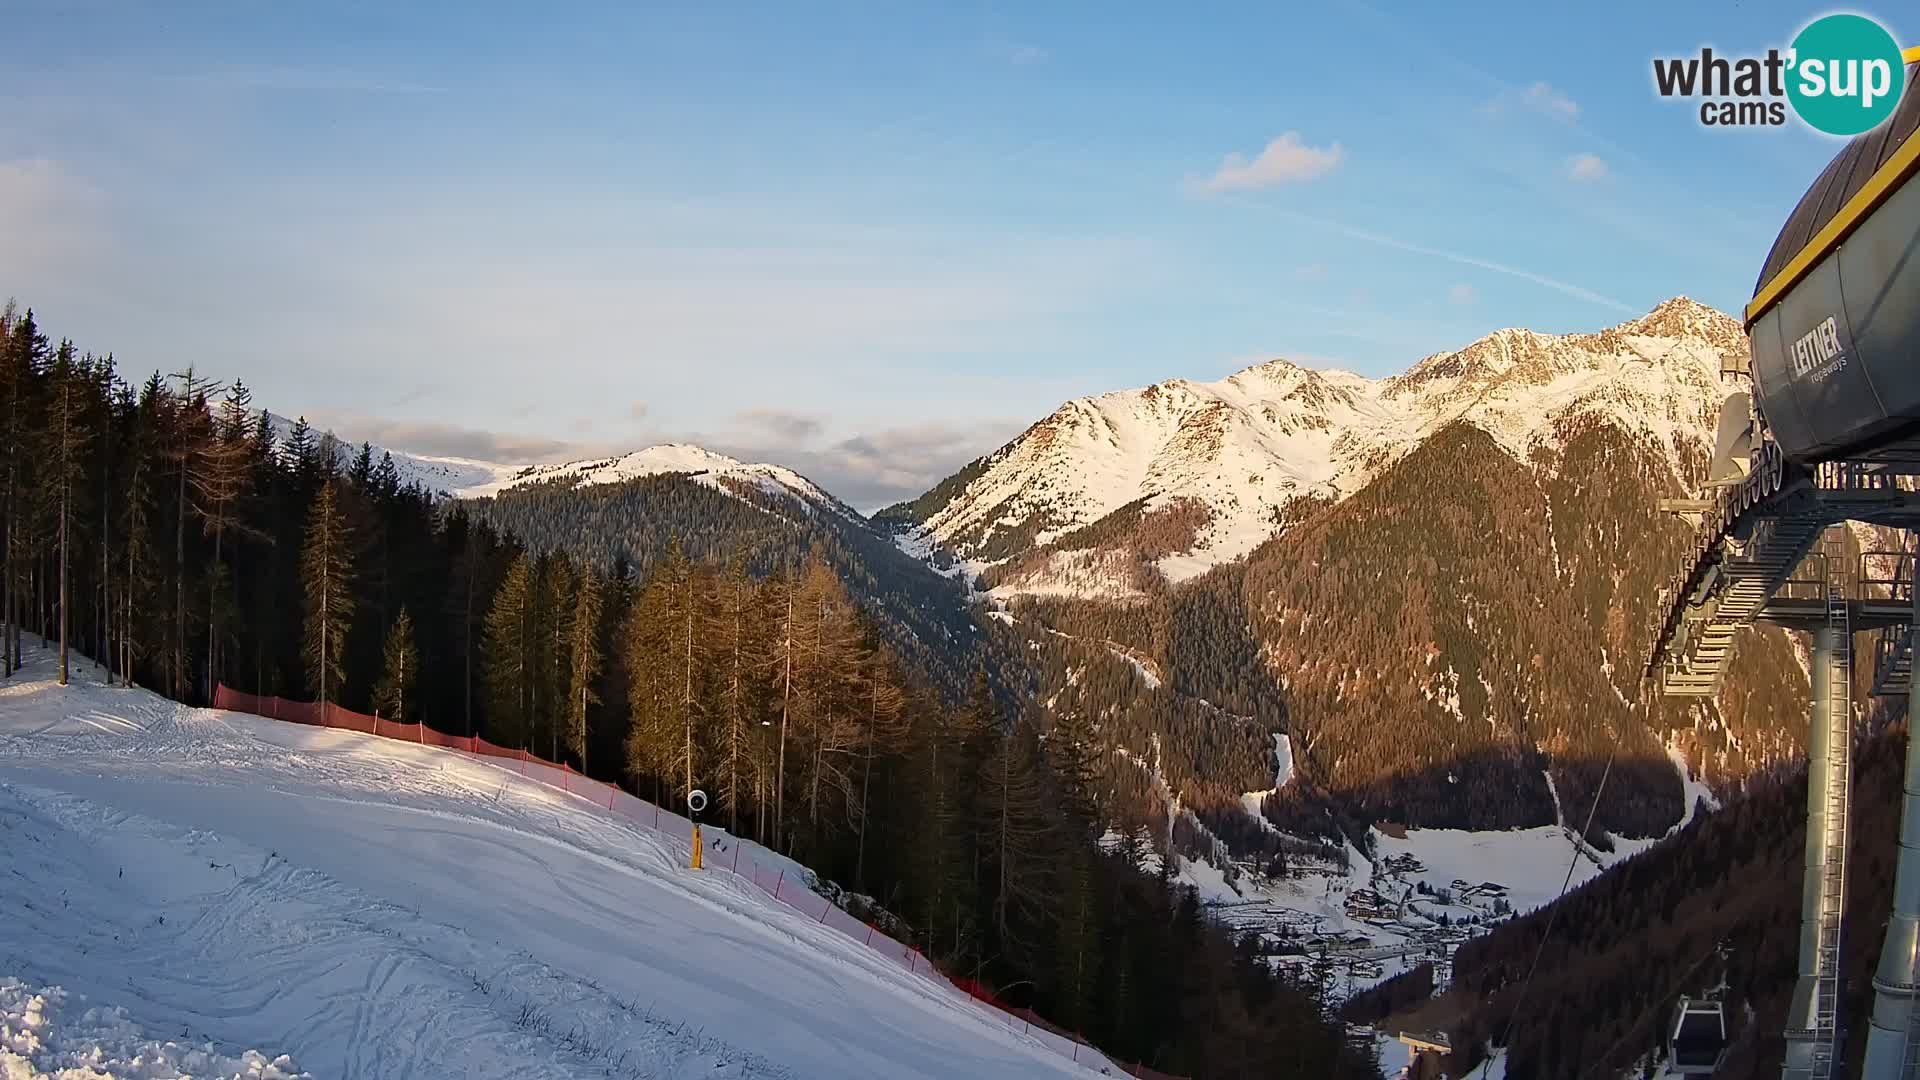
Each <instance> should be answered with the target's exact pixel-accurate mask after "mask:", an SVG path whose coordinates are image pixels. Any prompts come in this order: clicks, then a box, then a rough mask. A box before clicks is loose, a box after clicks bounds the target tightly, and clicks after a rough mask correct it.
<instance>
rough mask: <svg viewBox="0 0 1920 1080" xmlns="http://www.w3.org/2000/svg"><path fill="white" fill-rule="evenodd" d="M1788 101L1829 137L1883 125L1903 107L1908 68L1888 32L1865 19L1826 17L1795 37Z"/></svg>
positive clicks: (1801, 117) (1817, 20)
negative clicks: (1894, 112)
mask: <svg viewBox="0 0 1920 1080" xmlns="http://www.w3.org/2000/svg"><path fill="white" fill-rule="evenodd" d="M1788 64H1789V65H1790V67H1789V71H1788V75H1787V100H1789V101H1791V102H1793V111H1794V112H1797V113H1799V114H1800V119H1802V120H1805V121H1806V122H1807V123H1808V124H1809V125H1810V126H1812V127H1813V128H1815V129H1816V130H1819V131H1824V132H1826V133H1827V134H1829V135H1858V134H1860V133H1861V132H1863V131H1872V130H1873V129H1874V128H1876V127H1879V126H1880V124H1881V123H1882V122H1884V121H1885V120H1886V119H1887V117H1889V116H1892V115H1893V110H1894V108H1895V107H1896V106H1898V105H1899V104H1900V92H1901V91H1902V90H1904V89H1906V79H1907V68H1906V65H1905V64H1903V63H1901V61H1900V46H1899V44H1898V43H1896V42H1895V41H1894V40H1893V35H1892V34H1889V33H1887V31H1886V28H1884V27H1882V26H1881V25H1880V24H1879V23H1877V22H1874V21H1873V20H1872V19H1869V18H1866V17H1864V16H1861V15H1826V16H1822V17H1821V18H1818V19H1815V20H1814V21H1813V22H1811V23H1809V24H1807V28H1806V29H1805V30H1802V31H1800V36H1799V37H1796V38H1794V39H1793V54H1792V58H1791V59H1790V60H1789V61H1788Z"/></svg>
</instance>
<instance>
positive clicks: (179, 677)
mask: <svg viewBox="0 0 1920 1080" xmlns="http://www.w3.org/2000/svg"><path fill="white" fill-rule="evenodd" d="M183 422H184V420H183ZM178 494H179V500H180V501H179V505H178V506H177V507H175V509H176V510H177V511H178V513H177V514H176V515H175V517H174V526H173V696H174V698H175V699H176V700H182V699H183V695H182V693H181V690H182V688H183V686H184V685H185V680H186V677H187V458H186V454H185V452H184V450H183V451H182V453H181V456H180V484H179V492H178Z"/></svg>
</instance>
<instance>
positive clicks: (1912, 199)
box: [1646, 53, 1920, 1080]
mask: <svg viewBox="0 0 1920 1080" xmlns="http://www.w3.org/2000/svg"><path fill="white" fill-rule="evenodd" d="M1908 61H1909V63H1910V64H1912V63H1914V62H1917V61H1920V53H1917V54H1914V55H1910V56H1909V57H1908ZM1916 77H1920V71H1916V69H1915V68H1913V67H1910V68H1909V69H1908V80H1909V83H1911V82H1913V80H1914V79H1915V78H1916ZM1916 128H1920V91H1910V92H1909V93H1907V94H1906V96H1905V99H1904V100H1903V101H1902V103H1901V105H1900V108H1899V109H1898V110H1897V111H1896V113H1895V114H1894V116H1893V118H1892V119H1890V120H1889V121H1888V122H1887V123H1886V124H1883V125H1882V126H1881V127H1880V128H1877V129H1875V130H1874V131H1872V132H1869V133H1868V134H1865V135H1861V136H1858V137H1857V138H1855V139H1854V140H1853V141H1851V142H1849V143H1848V144H1847V146H1846V148H1845V149H1843V150H1842V151H1841V152H1840V154H1839V155H1838V156H1836V157H1835V158H1834V159H1833V161H1832V162H1831V163H1830V164H1829V165H1828V166H1827V168H1826V170H1825V171H1824V172H1822V173H1821V175H1820V177H1819V179H1817V180H1816V181H1815V182H1814V185H1813V187H1812V188H1811V189H1809V190H1808V192H1807V194H1806V195H1805V196H1804V197H1803V198H1802V199H1801V201H1800V204H1799V206H1798V207H1796V208H1795V210H1794V212H1793V214H1792V216H1791V217H1790V218H1789V219H1788V221H1787V224H1786V226H1785V228H1783V229H1782V230H1781V233H1780V236H1779V238H1778V239H1777V240H1776V241H1775V243H1774V246H1773V250H1772V252H1771V253H1770V254H1769V255H1768V257H1767V262H1766V265H1765V267H1764V269H1763V270H1762V272H1761V275H1760V281H1759V284H1758V286H1757V287H1756V289H1755V293H1754V298H1753V302H1752V303H1751V304H1749V305H1748V307H1747V309H1746V329H1747V334H1748V338H1749V341H1750V343H1751V345H1752V360H1751V363H1750V364H1749V365H1745V366H1737V367H1735V368H1732V369H1729V370H1728V371H1725V372H1723V373H1722V374H1723V376H1726V377H1729V378H1732V379H1734V380H1736V381H1741V382H1743V384H1744V385H1743V386H1742V387H1741V389H1740V390H1738V391H1736V392H1735V393H1733V394H1731V395H1730V396H1729V397H1728V398H1727V401H1726V403H1725V405H1724V406H1723V408H1722V412H1721V418H1720V429H1719V433H1718V437H1717V439H1716V445H1715V452H1714V459H1713V462H1712V463H1711V465H1710V471H1709V476H1708V486H1707V489H1706V491H1705V493H1704V495H1703V496H1702V497H1699V498H1694V499H1683V500H1669V501H1668V502H1667V503H1666V504H1664V508H1665V509H1669V510H1674V511H1677V512H1681V513H1685V514H1688V515H1690V516H1692V517H1693V518H1694V519H1695V520H1696V521H1697V522H1698V524H1699V530H1698V533H1697V535H1696V537H1695V541H1694V543H1693V544H1692V545H1691V547H1690V548H1689V551H1688V554H1687V556H1686V558H1685V559H1684V560H1683V561H1682V564H1681V565H1680V566H1679V567H1678V568H1677V571H1676V573H1675V574H1674V576H1673V578H1672V580H1671V582H1670V583H1669V585H1668V587H1667V588H1666V589H1665V590H1663V592H1662V596H1661V605H1660V607H1661V611H1660V614H1659V620H1658V625H1657V626H1656V627H1655V629H1654V633H1653V640H1654V645H1653V649H1652V654H1651V656H1650V658H1649V660H1648V663H1647V669H1646V674H1647V677H1648V678H1649V679H1650V680H1651V681H1652V682H1653V684H1654V685H1655V687H1656V688H1657V689H1658V690H1659V691H1660V692H1661V693H1664V694H1669V695H1692V696H1712V695H1714V694H1717V693H1718V691H1719V688H1720V685H1721V680H1722V679H1723V678H1724V676H1725V674H1726V670H1727V666H1728V664H1729V663H1730V661H1731V660H1732V657H1733V654H1734V651H1735V649H1736V648H1737V647H1738V645H1739V643H1740V639H1741V635H1742V633H1743V632H1744V631H1745V630H1746V629H1747V628H1748V627H1751V626H1752V625H1753V624H1755V623H1757V622H1770V623H1775V624H1779V625H1782V626H1787V627H1791V628H1793V629H1796V630H1799V631H1802V632H1805V633H1807V634H1808V635H1810V637H1811V639H1812V649H1811V652H1812V658H1813V664H1812V670H1811V673H1810V674H1811V681H1812V684H1813V686H1812V689H1813V700H1812V710H1811V711H1812V715H1811V716H1810V718H1809V731H1808V738H1807V769H1808V774H1807V848H1806V859H1805V863H1804V875H1803V889H1802V894H1801V929H1800V961H1799V974H1798V979H1797V981H1796V983H1795V988H1794V994H1793V999H1792V1006H1791V1011H1790V1013H1789V1015H1788V1018H1787V1027H1786V1032H1785V1035H1786V1043H1787V1054H1786V1064H1785V1069H1784V1076H1785V1077H1787V1078H1788V1080H1829V1078H1832V1077H1838V1076H1845V1075H1850V1074H1849V1073H1848V1072H1846V1071H1845V1070H1844V1069H1843V1063H1842V1062H1841V1060H1840V1052H1841V1049H1842V1048H1843V1047H1844V1045H1845V1041H1846V1040H1845V1022H1846V1017H1843V1016H1842V1015H1841V1001H1840V989H1841V986H1842V982H1841V977H1840V975H1841V973H1840V962H1841V938H1842V932H1843V929H1844V922H1845V919H1844V904H1845V898H1846V888H1847V848H1848V839H1849V838H1848V835H1847V822H1848V811H1849V791H1850V781H1851V777H1852V752H1853V741H1854V740H1853V717H1854V713H1855V707H1854V700H1853V698H1854V682H1853V642H1854V636H1855V634H1856V633H1859V632H1861V631H1868V630H1878V631H1880V634H1881V636H1880V638H1879V640H1878V643H1877V647H1876V649H1875V653H1874V661H1875V663H1874V679H1873V684H1872V685H1873V692H1874V693H1884V694H1903V693H1904V694H1907V695H1908V704H1907V708H1908V716H1909V717H1910V718H1912V717H1916V716H1920V701H1916V700H1914V699H1913V696H1912V695H1913V694H1914V693H1915V691H1916V688H1917V687H1920V681H1916V680H1915V679H1914V678H1913V674H1912V672H1913V666H1914V660H1913V655H1914V653H1913V650H1914V638H1915V634H1916V633H1920V601H1917V600H1916V592H1917V591H1916V590H1915V588H1914V542H1913V539H1912V537H1913V536H1914V533H1915V530H1920V183H1913V182H1912V181H1913V178H1914V177H1915V175H1916V174H1920V136H1916ZM1749 388H1750V393H1749V392H1748V390H1749ZM1850 521H1853V522H1867V523H1871V524H1877V525H1882V526H1887V527H1890V528H1894V529H1902V530H1907V533H1908V539H1907V541H1906V543H1905V544H1904V545H1903V547H1904V550H1902V551H1897V552H1879V553H1868V554H1867V555H1865V556H1863V557H1862V559H1861V561H1860V563H1855V561H1854V560H1853V559H1851V558H1849V557H1848V556H1847V553H1846V547H1845V542H1846V536H1847V533H1846V530H1845V528H1844V525H1845V523H1847V522H1850ZM1905 792H1906V796H1905V802H1904V804H1903V806H1902V818H1901V828H1900V851H1899V856H1900V857H1899V861H1898V864H1897V867H1896V871H1895V873H1896V877H1895V883H1894V896H1893V908H1892V911H1893V913H1892V917H1891V919H1890V921H1889V924H1888V927H1887V932H1886V937H1885V940H1884V942H1883V945H1882V950H1881V956H1880V963H1879V966H1878V968H1877V969H1876V972H1875V975H1874V980H1873V985H1874V991H1875V1000H1874V1007H1873V1012H1872V1017H1871V1021H1870V1023H1871V1026H1870V1028H1869V1030H1868V1036H1867V1041H1866V1051H1865V1054H1864V1055H1863V1057H1862V1060H1861V1062H1860V1069H1859V1072H1858V1073H1857V1075H1860V1076H1863V1077H1867V1078H1870V1080H1898V1078H1906V1080H1920V1010H1916V1009H1915V998H1916V994H1917V993H1920V976H1917V975H1916V970H1915V962H1916V960H1920V739H1910V740H1909V742H1908V751H1907V764H1906V783H1905ZM1854 932H1856V933H1858V932H1872V931H1871V928H1859V927H1856V928H1854Z"/></svg>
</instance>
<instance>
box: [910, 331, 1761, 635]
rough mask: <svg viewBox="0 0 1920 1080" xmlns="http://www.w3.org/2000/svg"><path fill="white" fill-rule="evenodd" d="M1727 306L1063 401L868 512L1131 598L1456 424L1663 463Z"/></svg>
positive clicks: (1701, 420)
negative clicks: (1341, 365) (1616, 433)
mask: <svg viewBox="0 0 1920 1080" xmlns="http://www.w3.org/2000/svg"><path fill="white" fill-rule="evenodd" d="M1745 347H1746V345H1745V339H1744V337H1743V335H1742V334H1741V333H1740V330H1739V327H1738V325H1737V324H1736V323H1734V322H1733V321H1732V320H1731V319H1729V318H1728V317H1727V316H1725V315H1722V314H1720V313H1719V312H1716V311H1713V310H1712V309H1710V308H1707V307H1704V306H1702V305H1700V304H1697V303H1695V302H1693V301H1691V300H1688V299H1685V298H1676V299H1674V300H1669V301H1667V302H1666V303H1663V304H1661V305H1660V306H1659V307H1658V308H1655V309H1654V310H1653V311H1652V312H1651V313H1649V314H1648V315H1646V316H1645V317H1643V318H1640V319H1636V320H1633V321H1631V322H1627V323H1623V324H1621V325H1620V326H1616V327H1613V328H1611V329H1607V330H1603V331H1600V332H1598V333H1592V334H1566V335H1550V334H1538V333H1534V332H1532V331H1529V330H1502V331H1499V332H1497V333H1494V334H1490V335H1488V336H1487V337H1485V338H1482V339H1480V340H1479V341H1476V342H1474V343H1473V344H1471V345H1468V346H1467V347H1466V348H1463V349H1460V350H1458V351H1454V352H1446V353H1437V354H1434V355H1432V356H1428V357H1426V358H1424V359H1422V360H1420V361H1419V362H1418V363H1416V364H1414V365H1413V366H1412V367H1411V368H1410V369H1409V370H1408V371H1407V372H1406V373H1404V374H1402V375H1397V376H1393V377H1391V378H1386V379H1377V380H1374V379H1366V378H1362V377H1360V376H1358V375H1353V374H1350V373H1348V372H1342V371H1315V370H1312V369H1309V368H1305V367H1301V366H1299V365H1296V364H1293V363H1290V362H1288V361H1286V360H1275V361H1272V362H1270V363H1266V364H1261V365H1258V366H1256V367H1251V368H1247V369H1246V370H1244V371H1241V372H1238V373H1236V374H1234V375H1231V376H1229V377H1227V378H1225V379H1222V380H1220V381H1218V382H1212V383H1196V382H1190V381H1187V380H1184V379H1176V380H1172V381H1169V382H1164V383H1158V384H1155V385H1153V386H1149V387H1145V388H1143V389H1138V390H1125V391H1118V392H1115V393H1109V394H1102V395H1099V396H1097V397H1090V398H1080V399H1076V400H1074V401H1069V402H1067V403H1066V404H1064V405H1062V406H1060V408H1058V409H1056V410H1055V411H1054V413H1053V414H1052V415H1051V416H1049V417H1047V418H1046V419H1044V420H1042V421H1040V422H1039V423H1037V424H1035V425H1033V426H1032V427H1031V428H1029V429H1027V431H1026V432H1024V433H1023V434H1021V435H1020V436H1019V437H1018V438H1016V439H1014V440H1013V441H1012V442H1010V443H1008V444H1007V445H1006V446H1004V447H1001V448H1000V449H999V450H997V451H995V452H994V453H993V454H991V455H988V456H987V457H985V458H982V459H980V460H979V461H976V462H974V463H973V464H971V465H969V466H968V467H967V468H965V469H963V470H962V471H961V472H960V473H958V474H956V475H955V476H954V477H953V478H951V479H950V480H949V481H947V482H945V483H943V484H941V485H939V486H938V487H936V488H935V489H934V490H933V491H930V492H928V493H927V495H925V496H923V497H922V498H921V499H919V500H916V501H914V502H912V503H904V504H901V505H899V506H895V507H891V508H889V509H888V510H887V511H883V512H882V515H881V517H882V518H884V519H889V520H891V521H893V522H895V523H897V524H900V525H901V526H903V527H906V528H908V529H910V530H912V531H913V533H915V534H916V535H919V536H922V537H924V538H926V539H929V540H931V541H933V542H935V543H937V544H938V545H939V546H941V547H944V548H946V549H948V550H950V551H952V552H953V553H954V554H956V555H957V556H959V557H960V558H962V559H964V560H966V561H967V562H968V563H969V564H970V566H971V567H972V569H974V570H975V571H976V572H977V573H980V574H982V576H983V577H984V579H985V580H986V581H987V583H989V584H991V585H992V586H993V588H994V591H995V592H996V593H997V594H999V595H1003V596H1013V595H1074V596H1085V597H1103V598H1108V599H1127V598H1138V597H1140V596H1142V595H1144V594H1145V593H1147V592H1149V591H1151V590H1152V589H1153V588H1154V587H1155V586H1157V585H1163V584H1168V583H1178V582H1180V581H1184V580H1187V579H1189V578H1192V577H1194V576H1197V575H1198V574H1200V573H1203V572H1205V571H1206V570H1208V569H1211V568H1212V567H1214V566H1217V565H1220V564H1222V563H1225V562H1230V561H1232V560H1235V559H1238V558H1241V557H1244V556H1246V555H1247V554H1249V553H1251V552H1252V551H1253V550H1254V549H1255V548H1257V547H1258V546H1260V544H1262V543H1264V542H1265V541H1267V540H1268V539H1270V538H1272V537H1273V536H1274V534H1275V533H1277V532H1279V531H1280V530H1281V529H1283V528H1284V527H1285V526H1286V525H1287V524H1289V523H1291V522H1293V521H1297V520H1299V519H1301V518H1303V517H1305V516H1308V515H1310V514H1311V513H1312V512H1314V510H1315V509H1317V508H1319V507H1321V506H1324V505H1325V504H1327V503H1331V502H1338V501H1340V500H1342V499H1345V498H1347V497H1349V496H1351V495H1353V494H1354V493H1355V492H1358V491H1360V490H1361V489H1363V488H1365V487H1366V486H1367V485H1368V484H1370V483H1371V482H1373V480H1374V479H1376V478H1377V477H1379V476H1380V475H1381V474H1382V473H1383V472H1384V471H1385V470H1386V469H1387V468H1388V467H1390V466H1391V465H1392V464H1393V463H1395V462H1396V461H1398V460H1400V459H1401V458H1403V457H1405V456H1406V455H1408V454H1409V453H1411V452H1412V451H1413V450H1414V449H1415V448H1417V447H1419V446H1420V445H1421V444H1423V443H1425V442H1426V441H1427V440H1428V439H1431V438H1433V437H1434V436H1435V435H1437V434H1438V433H1440V432H1441V431H1443V430H1445V429H1446V428H1447V427H1448V426H1449V425H1451V424H1454V423H1456V422H1465V423H1468V424H1471V425H1473V426H1475V427H1477V428H1479V429H1480V430H1482V431H1484V432H1486V433H1487V434H1488V435H1489V436H1491V437H1492V439H1493V441H1494V444H1495V445H1497V446H1498V447H1500V448H1501V449H1503V450H1504V451H1506V452H1507V453H1508V454H1509V455H1511V456H1513V457H1515V458H1518V459H1519V460H1521V461H1527V460H1529V459H1530V458H1531V456H1532V455H1533V453H1534V451H1535V450H1536V448H1538V447H1541V446H1545V447H1547V448H1548V449H1551V448H1553V447H1554V446H1555V445H1556V443H1557V441H1558V439H1559V438H1560V434H1559V433H1560V432H1563V431H1565V430H1567V429H1568V424H1569V423H1570V422H1571V421H1572V420H1573V419H1575V418H1577V417H1579V416H1583V415H1597V416H1600V417H1602V418H1604V419H1606V420H1608V421H1610V422H1612V423H1613V424H1614V425H1615V426H1616V427H1619V428H1621V429H1622V430H1623V431H1626V432H1629V433H1631V434H1632V435H1634V436H1635V437H1636V439H1637V440H1638V441H1644V442H1646V443H1648V444H1650V445H1652V446H1654V447H1657V448H1658V449H1659V450H1660V451H1661V452H1662V454H1663V456H1664V457H1666V458H1667V460H1668V461H1669V462H1671V463H1672V464H1673V465H1674V467H1675V468H1676V469H1678V468H1681V467H1690V465H1689V463H1691V462H1694V461H1696V460H1697V459H1698V457H1699V456H1700V455H1701V454H1703V453H1704V452H1705V447H1704V438H1703V432H1704V431H1708V430H1710V428H1709V427H1708V425H1710V423H1711V420H1712V415H1713V410H1714V409H1715V408H1717V406H1718V405H1719V401H1720V397H1721V390H1720V388H1719V384H1718V371H1719V367H1720V362H1721V356H1722V355H1723V354H1727V353H1730V352H1737V351H1740V350H1744V349H1745Z"/></svg>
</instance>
